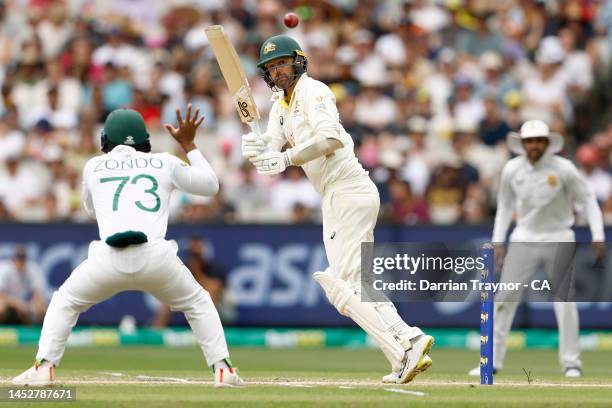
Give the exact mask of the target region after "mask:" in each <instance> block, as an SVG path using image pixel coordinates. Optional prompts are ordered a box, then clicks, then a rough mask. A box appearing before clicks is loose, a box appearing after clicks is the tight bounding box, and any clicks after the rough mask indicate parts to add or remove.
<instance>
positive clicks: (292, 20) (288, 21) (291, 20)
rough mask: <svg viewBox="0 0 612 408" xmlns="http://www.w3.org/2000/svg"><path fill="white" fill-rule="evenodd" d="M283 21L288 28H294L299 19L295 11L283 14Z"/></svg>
mask: <svg viewBox="0 0 612 408" xmlns="http://www.w3.org/2000/svg"><path fill="white" fill-rule="evenodd" d="M283 21H284V23H285V26H287V27H289V28H295V27H297V25H298V23H299V22H300V19H299V17H298V16H297V14H295V13H287V14H285V17H284V18H283Z"/></svg>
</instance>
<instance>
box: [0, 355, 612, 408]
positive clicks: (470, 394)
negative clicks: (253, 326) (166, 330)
mask: <svg viewBox="0 0 612 408" xmlns="http://www.w3.org/2000/svg"><path fill="white" fill-rule="evenodd" d="M34 353H35V348H33V347H24V346H22V347H0V387H8V386H10V379H11V378H12V377H13V376H15V375H18V374H19V373H21V372H22V371H23V370H25V369H27V368H28V367H29V366H30V365H31V364H32V361H33V356H34ZM231 353H232V360H233V362H234V363H235V364H236V365H237V366H238V367H239V370H240V373H241V375H242V377H243V378H244V379H245V380H246V381H247V382H248V385H247V386H246V387H244V388H239V389H215V388H213V386H212V385H213V382H212V376H211V373H210V371H209V370H208V369H207V368H206V367H205V363H204V359H203V357H202V355H201V353H200V351H199V350H198V349H196V348H195V347H194V348H175V349H168V348H162V347H142V346H133V347H131V346H123V347H96V348H93V347H91V348H68V349H67V351H66V354H65V356H64V360H63V361H62V365H61V366H60V367H58V369H57V372H56V375H57V378H58V387H62V386H74V387H76V399H77V401H76V402H67V403H60V402H51V403H43V402H34V403H26V402H19V403H14V404H11V403H6V402H4V403H3V402H0V408H2V406H9V405H10V406H15V407H26V406H30V405H31V406H33V407H39V408H42V407H44V406H47V405H49V406H51V407H58V408H59V407H61V406H68V407H72V408H75V407H79V408H80V407H147V408H153V407H164V408H168V407H172V408H182V407H196V406H197V407H211V406H224V407H226V406H244V407H313V406H323V407H398V406H411V407H412V406H419V407H421V406H427V407H430V406H431V407H467V406H470V407H480V408H482V407H500V406H501V407H521V408H524V407H532V406H541V407H578V406H579V407H581V408H582V407H591V406H600V407H609V406H611V404H612V402H611V401H612V352H608V351H599V352H585V353H584V354H583V362H584V370H585V375H584V377H582V378H580V379H575V380H569V379H565V378H564V377H563V376H562V375H561V372H560V369H559V365H558V363H557V353H556V351H553V350H529V351H510V352H508V357H507V362H506V366H505V367H504V371H503V373H501V374H499V375H497V376H496V377H495V382H496V384H495V385H494V386H481V385H480V384H479V379H478V378H475V377H468V376H467V375H466V373H467V371H468V370H469V369H470V368H473V367H474V366H475V365H476V364H477V362H478V353H477V352H474V351H459V350H448V349H446V350H445V349H436V348H435V347H434V349H433V350H432V354H431V356H432V358H433V361H434V363H433V366H432V367H431V368H430V369H429V370H428V371H427V372H426V373H424V374H421V375H419V376H417V377H416V378H415V380H414V381H413V382H411V383H410V384H404V385H394V384H382V383H381V382H380V378H381V377H382V376H383V375H384V374H387V373H388V367H387V365H386V363H385V361H384V357H383V355H382V353H380V352H378V351H376V350H363V349H360V350H350V349H330V348H328V349H274V350H271V349H260V348H236V349H233V350H231Z"/></svg>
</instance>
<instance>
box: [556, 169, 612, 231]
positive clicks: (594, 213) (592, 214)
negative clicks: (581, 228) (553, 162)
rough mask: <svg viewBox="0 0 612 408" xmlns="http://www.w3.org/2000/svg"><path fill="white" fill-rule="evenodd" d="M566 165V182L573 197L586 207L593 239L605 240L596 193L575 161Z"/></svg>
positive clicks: (585, 210)
mask: <svg viewBox="0 0 612 408" xmlns="http://www.w3.org/2000/svg"><path fill="white" fill-rule="evenodd" d="M564 167H565V171H564V175H565V182H566V186H567V189H568V192H569V193H570V194H571V196H572V197H573V199H574V200H575V201H576V202H578V203H580V204H581V205H582V207H583V208H584V212H585V215H586V217H587V220H588V222H589V228H590V230H591V239H592V240H593V241H601V242H603V241H604V240H605V235H604V227H603V216H602V214H601V209H600V208H599V204H597V198H596V197H595V193H594V192H593V190H592V189H591V187H590V186H589V184H588V183H587V181H586V179H585V178H584V177H583V176H582V174H580V172H579V171H578V169H577V168H576V166H574V164H573V163H571V162H569V161H568V162H567V165H566V166H564Z"/></svg>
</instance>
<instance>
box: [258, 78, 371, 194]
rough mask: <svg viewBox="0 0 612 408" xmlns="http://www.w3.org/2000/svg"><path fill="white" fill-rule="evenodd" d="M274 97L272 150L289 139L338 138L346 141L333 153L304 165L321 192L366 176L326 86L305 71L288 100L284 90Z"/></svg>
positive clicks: (293, 142)
mask: <svg viewBox="0 0 612 408" xmlns="http://www.w3.org/2000/svg"><path fill="white" fill-rule="evenodd" d="M273 100H274V101H275V102H274V105H273V106H272V109H271V110H270V116H269V119H268V128H267V133H268V134H269V135H270V137H271V141H270V147H271V148H272V149H273V150H277V151H278V150H280V149H281V148H282V147H283V145H285V143H286V142H289V144H291V146H295V145H298V144H300V143H303V142H305V141H307V140H309V139H310V138H312V137H314V136H315V135H322V136H324V137H326V138H333V139H338V140H339V141H340V142H342V144H343V147H342V148H340V149H338V150H336V151H335V152H334V153H333V154H330V155H328V156H325V157H319V158H318V159H315V160H311V161H309V162H308V163H305V164H304V165H302V169H304V173H306V176H307V177H308V179H309V180H310V182H311V183H312V184H313V186H314V188H315V189H316V190H317V191H318V192H319V193H321V194H323V193H324V192H325V189H326V187H327V186H329V185H331V184H334V183H343V182H351V181H356V180H359V179H364V180H365V179H366V178H367V174H368V173H367V172H366V171H365V170H364V168H363V167H362V166H361V164H360V163H359V162H358V161H357V158H356V157H355V153H354V151H353V147H354V144H353V139H352V138H351V136H350V135H349V134H348V133H347V132H346V130H344V127H342V125H341V124H340V115H339V114H338V109H337V108H336V98H335V96H334V94H333V93H332V91H331V90H330V89H329V88H328V87H327V85H325V84H324V83H323V82H320V81H317V80H315V79H312V78H310V77H309V76H307V75H306V74H303V75H302V76H301V77H300V79H299V80H298V82H297V84H296V86H295V88H294V90H293V94H292V96H291V100H290V101H289V103H287V101H286V100H285V98H284V97H283V95H282V93H281V92H279V93H276V94H275V95H274V96H273Z"/></svg>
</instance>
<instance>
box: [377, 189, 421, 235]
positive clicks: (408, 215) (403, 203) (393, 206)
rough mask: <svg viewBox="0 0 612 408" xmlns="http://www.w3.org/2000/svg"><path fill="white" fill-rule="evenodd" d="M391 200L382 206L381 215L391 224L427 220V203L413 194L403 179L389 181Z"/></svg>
mask: <svg viewBox="0 0 612 408" xmlns="http://www.w3.org/2000/svg"><path fill="white" fill-rule="evenodd" d="M389 191H390V194H391V202H390V203H388V204H386V205H385V206H384V207H383V208H382V214H383V215H382V217H383V220H384V221H386V222H390V223H393V224H409V225H414V224H423V223H428V222H429V214H428V211H427V204H426V203H425V201H423V200H422V199H420V198H418V197H416V196H414V195H413V194H412V191H411V189H410V184H409V183H408V182H407V181H403V180H392V181H391V182H390V183H389Z"/></svg>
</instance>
